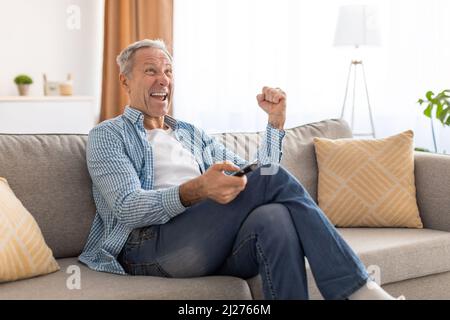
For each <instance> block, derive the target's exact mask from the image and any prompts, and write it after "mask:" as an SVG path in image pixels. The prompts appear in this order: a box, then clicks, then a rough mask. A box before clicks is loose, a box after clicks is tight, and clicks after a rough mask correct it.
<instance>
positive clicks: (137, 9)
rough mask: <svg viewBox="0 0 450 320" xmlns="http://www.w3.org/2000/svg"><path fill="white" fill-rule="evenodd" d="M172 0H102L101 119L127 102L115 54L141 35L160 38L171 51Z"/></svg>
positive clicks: (119, 109)
mask: <svg viewBox="0 0 450 320" xmlns="http://www.w3.org/2000/svg"><path fill="white" fill-rule="evenodd" d="M172 20H173V0H105V28H104V49H103V82H102V106H101V112H100V121H103V120H106V119H110V118H113V117H116V116H118V115H120V114H121V113H122V112H123V109H124V107H125V105H126V104H127V103H128V97H127V95H126V92H125V91H124V90H123V89H122V88H121V87H120V84H119V67H118V66H117V63H116V57H117V55H118V54H119V53H120V51H122V49H123V48H125V47H126V46H128V45H129V44H131V43H133V42H135V41H138V40H142V39H162V40H164V42H165V43H166V45H167V47H168V49H169V51H170V53H172V37H173V36H172V31H173V28H172Z"/></svg>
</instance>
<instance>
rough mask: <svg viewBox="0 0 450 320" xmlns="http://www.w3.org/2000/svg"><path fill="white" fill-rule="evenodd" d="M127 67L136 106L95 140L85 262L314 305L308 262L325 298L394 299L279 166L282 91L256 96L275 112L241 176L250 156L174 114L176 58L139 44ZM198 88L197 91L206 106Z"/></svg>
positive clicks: (125, 78) (122, 61) (126, 56)
mask: <svg viewBox="0 0 450 320" xmlns="http://www.w3.org/2000/svg"><path fill="white" fill-rule="evenodd" d="M117 62H118V64H119V67H120V83H121V85H122V87H123V88H124V89H125V90H126V92H127V93H128V96H129V105H128V106H127V107H126V108H125V111H124V113H123V114H122V115H120V116H118V117H116V118H114V119H110V120H107V121H104V122H102V123H100V124H99V125H97V126H96V127H95V128H93V129H92V130H91V132H90V133H89V139H88V144H87V164H88V169H89V173H90V175H91V178H92V181H93V195H94V199H95V204H96V206H97V213H96V216H95V219H94V222H93V226H92V229H91V232H90V234H89V238H88V241H87V243H86V246H85V248H84V250H83V253H82V254H81V255H80V257H79V259H80V261H82V262H83V263H85V264H87V265H88V266H89V267H90V268H92V269H94V270H97V271H105V272H113V273H118V274H131V275H150V276H161V277H198V276H206V275H213V274H222V275H233V276H237V277H241V278H249V277H252V276H255V275H257V274H260V275H261V278H262V283H263V291H264V295H265V298H267V299H307V298H308V292H307V284H306V271H305V264H304V258H305V257H307V258H308V261H309V264H310V266H311V270H312V272H313V274H314V277H315V279H316V283H317V285H318V288H319V289H320V291H321V293H322V295H323V296H324V297H325V298H326V299H347V298H349V299H359V298H362V299H392V297H391V296H390V295H389V294H387V293H386V292H385V291H384V290H383V289H381V288H380V287H379V286H378V285H377V284H376V283H374V282H372V281H370V280H369V277H368V275H367V273H366V271H365V268H364V266H363V264H362V263H361V261H360V260H359V259H358V257H357V256H356V255H355V254H354V253H353V251H352V250H351V249H350V248H349V246H348V245H347V244H346V243H345V242H344V240H343V239H342V238H341V237H340V235H339V234H338V233H337V232H336V230H335V228H334V226H333V225H332V224H331V223H330V222H329V221H328V219H327V218H326V216H325V215H324V214H323V212H322V211H321V210H320V209H319V208H318V207H317V205H316V204H315V203H314V201H313V200H312V199H311V197H310V196H309V194H308V193H307V191H306V190H305V189H304V187H303V186H302V185H301V184H300V183H299V182H298V181H297V180H296V179H295V178H294V177H293V176H292V175H291V174H290V173H289V172H287V171H286V170H285V169H284V168H282V167H280V166H279V165H278V163H279V161H280V159H281V143H282V139H283V137H284V131H283V126H284V123H285V119H286V94H285V93H284V92H283V91H282V90H281V89H278V88H268V87H264V88H263V90H262V92H261V93H260V94H258V95H257V102H258V105H259V106H260V107H261V108H262V109H263V110H264V111H265V112H266V113H267V114H268V124H267V129H266V132H265V138H264V139H263V141H262V143H261V146H260V148H259V150H258V152H257V157H258V160H259V162H260V164H261V166H260V167H259V168H258V169H256V170H255V171H254V172H252V173H250V174H248V175H247V176H246V175H244V176H242V177H238V176H230V175H228V174H227V173H226V172H225V171H228V172H232V171H237V170H238V169H239V166H242V165H244V164H245V163H246V161H244V160H243V159H241V158H239V157H238V156H237V155H235V154H233V153H232V152H230V151H229V150H227V149H226V148H225V147H224V146H223V145H221V144H220V143H218V142H217V141H216V140H215V139H213V138H211V137H210V136H208V135H207V134H206V133H205V132H204V131H202V130H201V129H198V128H196V127H194V126H193V125H191V124H188V123H186V122H183V121H178V120H175V119H174V118H172V117H170V116H168V115H167V113H168V111H169V106H170V102H171V99H172V94H173V92H172V58H171V56H170V54H169V53H168V51H167V49H166V47H165V45H164V43H163V42H161V41H153V40H142V41H138V42H136V43H134V44H131V45H130V46H128V47H127V48H125V49H124V50H123V51H122V52H121V53H120V55H119V56H118V58H117ZM199 88H200V89H199V92H193V93H192V94H195V95H198V98H199V99H201V83H200V84H199ZM180 158H181V159H182V161H178V159H180ZM223 160H228V161H223ZM231 161H233V162H234V163H232V162H231ZM366 284H367V285H366Z"/></svg>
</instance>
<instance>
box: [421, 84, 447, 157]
mask: <svg viewBox="0 0 450 320" xmlns="http://www.w3.org/2000/svg"><path fill="white" fill-rule="evenodd" d="M449 98H450V89H446V90H443V91H441V92H439V93H438V94H436V95H435V94H434V93H433V91H427V93H426V94H425V99H422V98H420V99H419V100H417V103H419V105H423V104H424V103H425V104H426V108H425V109H424V110H423V114H424V115H425V116H427V117H428V118H430V119H431V133H432V136H433V144H434V152H437V144H436V135H435V132H434V124H433V118H434V119H437V120H439V121H440V122H441V123H442V125H443V126H450V100H449Z"/></svg>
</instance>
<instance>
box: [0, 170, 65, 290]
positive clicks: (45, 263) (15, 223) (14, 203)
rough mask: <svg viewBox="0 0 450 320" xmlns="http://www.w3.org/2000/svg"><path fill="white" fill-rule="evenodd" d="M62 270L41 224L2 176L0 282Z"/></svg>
mask: <svg viewBox="0 0 450 320" xmlns="http://www.w3.org/2000/svg"><path fill="white" fill-rule="evenodd" d="M57 270H59V266H58V264H57V263H56V260H55V258H54V257H53V254H52V251H51V250H50V248H49V247H48V246H47V245H46V243H45V240H44V238H43V236H42V233H41V230H40V229H39V226H38V224H37V223H36V221H35V220H34V218H33V216H32V215H31V214H30V213H29V212H28V210H27V209H26V208H25V207H24V206H23V205H22V202H20V200H19V199H17V197H16V196H15V195H14V192H13V191H12V190H11V188H10V187H9V185H8V182H7V181H6V179H4V178H1V177H0V282H6V281H14V280H18V279H24V278H30V277H34V276H38V275H42V274H47V273H50V272H54V271H57Z"/></svg>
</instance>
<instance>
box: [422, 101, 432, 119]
mask: <svg viewBox="0 0 450 320" xmlns="http://www.w3.org/2000/svg"><path fill="white" fill-rule="evenodd" d="M432 110H433V104H432V103H429V104H428V107H427V108H426V109H425V110H424V111H423V114H424V115H426V116H427V117H428V118H431V111H432Z"/></svg>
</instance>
